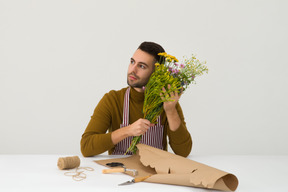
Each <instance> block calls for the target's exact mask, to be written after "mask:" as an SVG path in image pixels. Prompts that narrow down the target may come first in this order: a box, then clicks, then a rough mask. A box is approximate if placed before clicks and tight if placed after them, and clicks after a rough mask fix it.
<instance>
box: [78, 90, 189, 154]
mask: <svg viewBox="0 0 288 192" xmlns="http://www.w3.org/2000/svg"><path fill="white" fill-rule="evenodd" d="M127 88H128V87H126V88H123V89H121V90H119V91H115V90H112V91H110V92H109V93H106V94H105V95H104V96H103V98H102V99H101V100H100V102H99V103H98V105H97V107H96V108H95V110H94V114H93V115H92V116H91V120H90V122H89V124H88V126H87V128H86V130H85V132H84V134H83V135H82V139H81V152H82V154H83V156H85V157H87V156H94V155H98V154H101V153H103V152H105V151H107V150H109V154H111V153H112V152H113V150H114V144H113V143H112V140H111V133H112V131H115V130H116V129H119V128H120V124H121V123H122V118H123V103H124V95H125V92H126V90H127ZM143 103H144V93H139V92H137V91H136V90H135V89H133V88H131V90H130V103H129V110H130V111H129V124H132V123H134V122H135V121H137V120H138V119H139V118H143V113H142V109H143ZM176 108H177V111H178V114H179V116H180V119H181V125H180V127H179V128H178V130H176V131H175V132H173V131H171V130H170V129H169V125H168V120H167V117H166V114H165V112H163V114H162V115H161V122H162V125H164V131H163V134H164V135H163V149H165V150H167V136H168V138H169V144H170V146H171V148H172V150H173V151H174V153H175V154H177V155H181V156H184V157H186V156H188V155H189V153H190V151H191V148H192V139H191V136H190V134H189V132H188V130H187V128H186V123H185V121H184V116H183V113H182V109H181V107H180V105H179V103H177V105H176ZM107 130H108V133H106V132H107Z"/></svg>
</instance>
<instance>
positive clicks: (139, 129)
mask: <svg viewBox="0 0 288 192" xmlns="http://www.w3.org/2000/svg"><path fill="white" fill-rule="evenodd" d="M151 126H154V124H152V123H150V121H149V120H147V119H142V118H140V119H138V120H137V121H135V122H134V123H132V124H131V125H129V126H128V129H129V136H140V135H143V134H144V133H146V131H147V130H148V129H149V127H151Z"/></svg>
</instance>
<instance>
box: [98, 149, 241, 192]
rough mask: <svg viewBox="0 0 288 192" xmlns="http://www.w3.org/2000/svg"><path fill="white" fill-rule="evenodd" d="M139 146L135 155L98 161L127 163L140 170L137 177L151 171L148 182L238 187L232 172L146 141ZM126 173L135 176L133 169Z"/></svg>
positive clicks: (223, 188)
mask: <svg viewBox="0 0 288 192" xmlns="http://www.w3.org/2000/svg"><path fill="white" fill-rule="evenodd" d="M137 148H138V151H137V154H135V155H132V156H129V157H124V158H118V159H107V160H99V161H95V162H96V163H98V164H100V165H104V166H106V163H111V162H120V163H123V164H124V165H125V167H126V168H129V169H136V170H137V171H138V175H137V176H136V177H143V176H148V175H151V177H149V178H148V179H146V180H145V182H152V183H163V184H173V185H184V186H192V187H200V188H207V189H217V190H223V191H235V190H236V189H237V186H238V179H237V177H236V176H235V175H233V174H231V173H227V172H224V171H221V170H219V169H216V168H213V167H210V166H207V165H205V164H202V163H198V162H196V161H193V160H190V159H187V158H184V157H181V156H179V155H175V154H172V153H169V152H167V151H163V150H160V149H156V148H154V147H151V146H147V145H144V144H138V145H137ZM126 174H128V175H131V176H133V175H132V172H126Z"/></svg>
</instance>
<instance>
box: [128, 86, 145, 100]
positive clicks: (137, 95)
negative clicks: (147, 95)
mask: <svg viewBox="0 0 288 192" xmlns="http://www.w3.org/2000/svg"><path fill="white" fill-rule="evenodd" d="M130 88H131V91H130V98H132V99H133V100H135V101H137V102H140V101H142V102H143V101H144V92H138V91H136V90H135V89H134V88H133V87H130Z"/></svg>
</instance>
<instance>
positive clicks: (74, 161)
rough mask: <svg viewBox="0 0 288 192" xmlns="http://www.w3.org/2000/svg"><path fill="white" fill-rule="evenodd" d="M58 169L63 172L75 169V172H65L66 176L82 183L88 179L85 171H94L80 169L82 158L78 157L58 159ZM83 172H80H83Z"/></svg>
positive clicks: (87, 168)
mask: <svg viewBox="0 0 288 192" xmlns="http://www.w3.org/2000/svg"><path fill="white" fill-rule="evenodd" d="M57 165H58V168H59V169H61V170H63V169H74V168H76V169H75V171H68V172H65V173H64V175H65V176H71V177H72V179H73V180H75V181H82V180H83V179H86V177H87V176H86V174H85V173H84V171H85V170H86V171H94V169H93V168H91V167H79V166H80V158H79V157H78V156H73V157H60V158H59V159H58V163H57ZM81 169H82V171H79V170H81Z"/></svg>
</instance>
